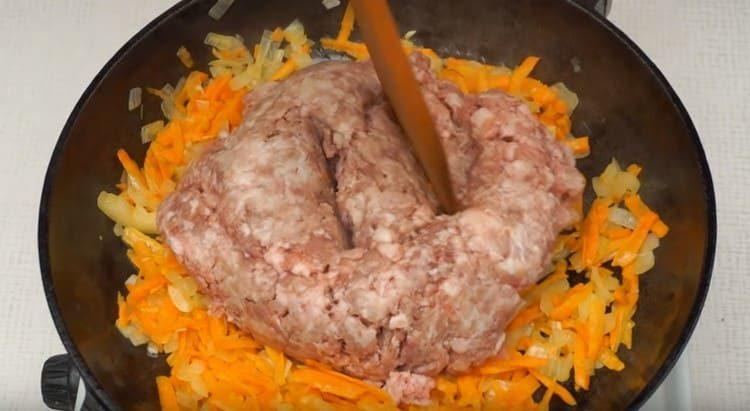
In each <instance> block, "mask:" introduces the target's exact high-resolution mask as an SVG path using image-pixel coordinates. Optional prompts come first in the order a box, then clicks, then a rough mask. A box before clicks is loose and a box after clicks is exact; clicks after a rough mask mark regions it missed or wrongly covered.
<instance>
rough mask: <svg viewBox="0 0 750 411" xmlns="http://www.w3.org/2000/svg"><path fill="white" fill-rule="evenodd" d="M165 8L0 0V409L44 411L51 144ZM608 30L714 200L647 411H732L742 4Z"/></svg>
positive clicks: (666, 0)
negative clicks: (681, 319) (668, 370)
mask: <svg viewBox="0 0 750 411" xmlns="http://www.w3.org/2000/svg"><path fill="white" fill-rule="evenodd" d="M238 1H242V0H238ZM309 1H315V0H309ZM172 3H173V0H44V1H42V0H36V1H16V0H0V276H2V285H0V409H18V410H38V409H43V408H44V406H43V404H42V402H41V396H40V392H39V372H40V368H41V365H42V362H43V361H44V359H45V358H47V357H48V356H50V355H52V354H57V353H60V352H62V350H63V349H62V345H61V344H60V342H59V339H58V337H57V334H56V333H55V330H54V327H53V325H52V321H51V319H50V317H49V313H48V311H47V305H46V303H45V300H44V296H43V293H42V287H41V280H40V276H39V267H38V260H37V251H36V217H37V209H38V204H39V197H40V191H41V186H42V180H43V176H44V172H45V169H46V166H47V162H48V160H49V157H50V155H51V152H52V148H53V146H54V143H55V141H56V139H57V136H58V134H59V132H60V130H61V128H62V126H63V124H64V122H65V120H66V118H67V116H68V114H69V113H70V111H71V110H72V108H73V106H74V104H75V103H76V101H77V99H78V98H79V97H80V95H81V93H82V92H83V90H84V88H85V87H86V86H87V85H88V83H89V81H90V80H91V79H92V78H93V77H94V75H95V74H96V73H97V72H98V70H99V69H100V68H101V67H102V65H103V64H104V63H105V62H106V61H107V60H108V59H109V58H110V57H111V56H112V55H113V54H114V52H115V51H116V50H117V49H118V48H119V47H120V46H121V45H122V44H123V43H125V41H127V40H128V39H129V38H130V37H131V36H132V35H133V34H134V33H135V32H136V31H138V30H139V29H140V28H141V27H142V26H143V25H145V24H146V23H147V22H148V21H150V20H151V19H152V18H154V17H155V16H157V15H158V14H159V13H161V12H162V11H163V10H165V9H167V8H168V7H169V6H170V5H171V4H172ZM610 19H611V20H612V21H614V22H615V23H616V24H617V25H618V26H619V27H620V28H621V29H623V30H624V31H625V32H626V33H627V34H628V35H629V36H631V38H632V39H633V40H635V41H636V43H638V44H639V45H640V47H641V48H643V49H644V50H645V52H646V53H647V54H648V55H649V56H650V57H651V58H652V59H653V60H654V62H655V63H656V64H657V66H658V67H659V68H660V69H661V70H662V71H663V72H664V74H665V75H666V77H667V78H668V79H669V81H670V82H671V84H672V85H673V86H674V88H675V90H676V91H677V93H678V94H679V95H680V97H681V98H682V100H683V102H684V103H685V105H686V106H687V109H688V111H689V112H690V114H691V116H692V118H693V121H694V122H695V125H696V127H697V128H698V131H699V132H700V134H701V137H702V139H703V144H704V146H705V149H706V152H707V155H708V158H709V163H710V164H711V168H712V172H713V176H714V182H715V185H716V194H717V200H718V218H719V241H718V253H717V261H716V265H715V268H714V278H713V282H712V284H711V292H710V294H709V298H708V301H707V304H706V307H705V309H704V311H703V315H702V317H701V320H700V323H699V325H698V328H697V329H696V332H695V334H694V335H693V338H692V340H691V344H690V347H689V360H690V361H689V362H690V364H689V367H688V365H687V364H686V363H685V362H683V363H681V365H680V367H679V369H680V370H681V371H680V375H679V378H678V379H677V380H678V381H677V382H676V383H672V385H670V386H669V387H668V390H663V391H662V393H661V397H660V398H658V399H657V401H656V402H654V403H652V405H654V406H655V407H656V408H660V409H680V408H682V407H684V406H685V405H686V404H689V403H690V401H685V400H690V398H682V400H681V401H680V402H674V401H676V399H675V398H674V397H670V395H673V394H674V393H677V394H678V395H683V396H684V395H689V394H688V393H689V392H692V406H693V408H694V409H696V410H708V409H725V410H731V409H741V408H744V407H745V405H746V404H745V402H744V401H743V399H745V398H748V397H749V396H750V384H748V379H749V378H750V356H749V355H748V354H750V342H748V341H749V340H750V329H749V327H748V325H750V324H749V322H748V318H750V305H749V304H748V303H747V300H748V299H747V295H748V291H750V276H748V267H749V266H750V252H748V245H750V242H748V237H747V233H748V232H750V222H748V218H749V217H750V213H748V210H747V208H748V203H749V201H748V199H750V196H749V195H748V194H747V192H746V191H745V184H746V183H747V181H748V180H749V179H750V136H747V135H746V134H747V123H746V122H747V117H748V115H750V106H749V105H748V101H749V100H748V99H749V98H748V95H750V40H748V39H750V25H748V23H747V22H748V21H750V2H749V1H745V0H724V1H721V2H718V1H707V0H703V1H701V0H682V1H679V0H656V1H654V0H614V6H613V9H612V13H611V15H610ZM613 81H616V79H613ZM102 138H105V136H102ZM688 368H689V371H690V372H689V379H686V377H688V373H687V369H688ZM688 381H689V383H688ZM675 387H676V388H675ZM686 387H690V388H689V389H686ZM664 391H668V393H667V394H668V395H667V394H665V393H664ZM670 398H671V399H670ZM664 401H666V402H664Z"/></svg>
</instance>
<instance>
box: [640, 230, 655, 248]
mask: <svg viewBox="0 0 750 411" xmlns="http://www.w3.org/2000/svg"><path fill="white" fill-rule="evenodd" d="M657 247H659V237H657V236H656V235H655V234H654V233H649V234H648V236H646V241H644V242H643V246H642V247H641V252H644V251H653V250H655V249H656V248H657Z"/></svg>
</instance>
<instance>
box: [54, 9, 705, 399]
mask: <svg viewBox="0 0 750 411" xmlns="http://www.w3.org/2000/svg"><path fill="white" fill-rule="evenodd" d="M391 3H392V7H393V9H394V12H395V14H396V17H397V20H398V21H399V23H400V25H401V27H402V28H403V29H404V30H407V29H416V30H418V34H417V36H416V40H417V41H418V42H421V43H423V44H424V45H426V46H428V47H431V48H433V49H435V50H437V51H438V53H441V54H445V55H463V56H467V57H470V58H473V59H482V60H485V61H488V62H493V63H500V62H507V63H508V64H509V65H514V64H517V63H518V62H519V61H520V60H521V59H522V58H524V57H525V56H527V55H532V54H533V55H537V56H540V57H541V58H542V63H541V64H540V66H539V67H538V69H537V71H535V75H536V76H538V77H539V78H541V79H542V80H543V81H546V82H556V81H563V82H565V84H566V85H568V87H570V88H571V89H572V90H575V91H576V92H577V93H578V95H579V97H580V100H581V104H580V106H579V108H578V109H577V110H576V113H575V114H574V117H573V124H574V126H573V127H574V133H575V134H576V135H579V134H586V135H590V136H592V144H593V154H592V155H591V156H590V157H589V158H587V159H584V160H582V161H580V162H579V166H580V168H581V169H582V170H583V171H584V173H586V174H587V175H588V176H592V175H594V173H595V172H597V171H599V170H601V169H602V168H603V167H604V166H605V165H606V164H607V163H608V162H609V161H610V159H611V157H613V156H614V157H616V158H617V159H618V160H621V161H622V162H624V163H630V162H638V163H641V164H643V165H644V168H645V170H646V176H645V180H644V181H645V184H644V187H643V189H642V193H641V194H642V195H643V196H644V197H645V200H646V201H647V202H648V204H650V205H652V206H653V207H654V208H655V209H656V210H658V211H659V212H660V213H661V215H662V217H663V218H664V220H665V221H666V222H667V223H668V224H669V225H670V227H671V230H672V231H671V233H670V235H669V237H668V238H667V240H666V241H663V242H662V246H661V247H660V248H659V249H658V250H657V263H656V267H655V268H654V269H653V271H651V272H649V273H648V274H647V275H645V276H644V277H643V279H642V291H641V298H640V301H639V305H638V311H637V313H636V316H635V321H636V323H637V327H636V329H635V332H634V345H633V349H632V350H630V351H627V350H624V349H621V351H620V354H621V356H622V358H623V359H624V360H625V362H626V364H627V367H626V368H625V370H624V371H622V372H620V373H614V372H608V371H606V370H600V371H599V372H597V375H596V377H595V378H593V379H592V386H591V390H590V391H588V392H580V393H577V394H576V397H577V398H578V400H579V406H580V407H581V408H584V409H590V410H606V409H624V408H638V407H639V406H640V405H641V404H643V402H644V401H645V400H646V399H647V398H648V397H649V395H650V394H651V393H652V392H653V391H654V390H655V389H656V387H657V386H658V385H659V383H660V382H661V381H662V379H663V378H664V376H665V375H666V374H667V373H668V372H669V370H670V369H671V367H672V365H673V364H674V363H675V361H676V360H677V358H678V356H679V355H680V352H681V351H682V349H683V348H684V346H685V344H686V342H687V340H688V338H689V336H690V334H691V332H692V330H693V328H694V326H695V324H696V322H697V320H698V316H699V314H700V310H701V307H702V305H703V301H704V299H705V296H706V293H707V291H708V284H709V279H710V276H711V267H712V264H713V257H714V250H715V239H716V216H715V203H714V194H713V186H712V183H711V176H710V173H709V169H708V165H707V164H706V158H705V155H704V153H703V149H702V147H701V144H700V141H699V139H698V135H697V133H696V131H695V129H694V127H693V124H692V122H691V121H690V118H689V117H688V114H687V112H686V111H685V108H684V107H683V106H682V104H681V103H680V101H679V99H678V97H677V96H676V95H675V93H674V91H673V90H672V88H671V87H670V86H669V84H668V83H667V81H666V79H664V77H663V76H662V75H661V73H660V72H659V71H658V69H657V68H656V67H655V66H654V65H653V63H652V62H651V61H650V60H649V59H648V58H647V57H646V56H645V55H644V54H643V52H641V51H640V49H638V47H637V46H636V45H635V44H633V42H632V41H630V40H629V39H628V38H627V37H626V36H625V35H624V34H623V33H622V32H620V31H619V30H618V29H617V28H615V27H614V26H613V25H612V24H610V23H609V22H607V21H606V20H605V19H604V18H603V17H602V16H601V15H599V14H598V13H597V12H596V11H595V8H596V9H597V10H598V11H599V12H603V11H604V10H605V9H606V8H607V7H606V6H607V3H608V2H606V1H602V0H599V1H591V2H585V3H589V4H585V5H582V4H579V3H577V2H573V1H571V0H524V1H500V0H495V1H493V0H473V1H465V2H460V1H433V0H394V1H392V2H391ZM581 3H584V2H583V1H582V2H581ZM212 4H213V1H208V0H205V1H201V0H185V1H182V2H180V3H179V4H177V5H176V6H174V7H173V8H171V9H170V10H168V11H167V12H165V13H164V14H162V15H161V16H159V17H158V18H157V19H156V20H154V21H153V22H151V23H150V24H149V25H148V26H146V27H145V28H144V29H143V30H141V31H140V32H139V33H138V34H136V35H135V36H134V37H133V38H132V39H131V40H130V41H129V42H128V43H127V44H125V46H123V48H122V49H120V50H119V51H118V52H117V54H115V56H114V57H113V58H112V59H111V60H110V61H109V62H108V63H107V64H106V65H105V66H104V68H103V69H102V70H101V72H100V73H99V74H98V75H97V76H96V78H94V80H93V81H92V83H91V85H90V86H89V87H88V88H87V89H86V91H85V92H84V94H83V96H82V97H81V99H80V101H79V102H78V104H77V105H76V107H75V109H74V110H73V113H72V114H71V115H70V118H69V119H68V121H67V123H66V124H65V128H64V129H63V130H62V133H61V135H60V138H59V140H58V142H57V146H56V147H55V150H54V153H53V155H52V159H51V161H50V165H49V169H48V171H47V177H46V180H45V183H44V188H43V192H42V200H41V207H40V212H39V258H40V265H41V272H42V280H43V282H44V290H45V293H46V296H47V301H48V303H49V307H50V311H51V313H52V317H53V319H54V322H55V325H56V327H57V330H58V332H59V334H60V337H61V339H62V341H63V343H64V345H65V347H66V349H67V351H68V354H66V355H64V356H58V357H53V358H52V359H51V360H50V361H48V363H47V364H46V366H45V370H44V371H45V372H44V376H43V381H42V383H43V392H44V398H45V401H46V402H47V404H48V405H49V406H51V407H53V408H58V409H72V407H73V406H74V403H75V400H76V398H77V400H78V402H79V405H80V404H83V408H84V409H100V408H104V409H137V410H147V409H157V408H158V398H157V394H156V389H155V384H154V377H155V376H156V375H158V374H164V373H166V372H167V371H168V370H167V368H166V365H165V362H164V360H163V359H162V358H159V359H153V358H150V357H148V356H147V355H146V350H145V349H143V347H138V348H136V347H133V346H131V344H130V343H129V342H128V341H127V340H126V339H125V338H122V337H121V336H120V335H119V333H118V331H117V330H116V329H115V327H114V326H113V322H114V320H115V318H116V315H117V306H116V303H115V295H116V293H117V292H118V291H121V290H122V289H123V281H124V280H125V278H126V276H127V275H128V273H130V272H131V271H132V267H131V266H130V265H129V263H128V261H127V260H126V257H125V253H124V252H123V250H124V249H123V245H122V244H121V242H120V240H119V239H118V238H117V237H115V236H114V235H113V233H112V223H111V222H110V221H109V220H108V219H107V218H106V217H105V216H104V215H103V214H102V213H100V212H99V211H98V210H97V208H96V196H97V194H98V193H99V192H100V191H101V190H104V189H109V190H111V189H112V186H113V183H115V182H116V181H117V180H118V178H119V176H120V172H121V170H120V166H119V164H118V163H117V162H116V160H115V157H114V153H115V151H116V150H117V148H119V147H124V148H125V149H127V151H128V152H129V153H132V154H134V155H135V157H136V158H139V159H140V158H142V156H143V154H144V150H145V146H143V145H141V144H140V142H139V139H138V138H137V137H135V136H137V133H138V129H139V127H140V126H141V125H142V124H143V122H144V121H153V120H156V119H157V118H159V117H160V115H161V114H160V112H159V109H158V105H157V104H148V100H147V101H146V112H145V119H144V120H141V119H140V118H139V116H138V115H137V114H134V113H133V112H128V111H127V110H125V108H124V102H125V99H126V96H127V92H128V90H129V89H130V88H131V87H135V86H144V85H151V86H158V85H161V84H164V83H166V82H169V81H174V79H176V78H179V77H180V76H181V75H184V74H185V69H184V68H183V67H182V66H181V65H179V64H178V63H176V60H175V57H174V53H175V50H177V48H178V47H179V46H180V45H186V46H187V48H188V49H189V50H191V51H192V52H193V56H194V58H195V60H196V61H197V63H198V67H201V66H203V67H205V64H206V63H207V61H208V58H209V55H208V54H209V53H208V50H207V48H206V47H204V46H203V45H202V40H203V37H204V36H205V34H206V33H207V32H209V31H214V32H222V33H240V34H241V35H242V36H243V37H244V38H245V39H247V40H249V41H255V40H257V39H258V38H259V37H260V35H261V33H262V31H263V29H264V28H269V27H274V26H279V25H285V24H287V23H289V22H290V21H291V20H292V19H294V18H299V19H300V20H301V21H302V22H303V23H304V24H305V28H306V30H307V31H308V33H309V36H310V38H313V39H316V38H320V37H322V36H324V35H330V34H333V33H336V31H337V29H338V22H339V17H340V13H341V12H340V9H338V11H333V12H331V11H327V10H326V9H325V8H324V7H323V6H322V5H321V4H320V2H319V1H317V0H309V1H303V0H276V1H261V0H238V1H236V2H235V4H234V5H233V6H232V7H231V9H230V11H229V13H228V14H227V15H225V16H224V18H223V19H221V20H220V21H215V20H213V19H211V18H210V17H209V16H208V15H207V12H208V9H209V8H210V7H211V6H212ZM78 375H80V376H81V377H82V382H83V383H85V385H81V384H79V379H78ZM79 386H80V389H79ZM84 387H86V388H87V392H88V394H87V395H86V396H85V401H84V400H83V399H84V396H83V394H81V393H82V391H83V388H84ZM76 392H78V393H79V395H77V396H76ZM553 406H554V408H563V406H562V404H561V403H553Z"/></svg>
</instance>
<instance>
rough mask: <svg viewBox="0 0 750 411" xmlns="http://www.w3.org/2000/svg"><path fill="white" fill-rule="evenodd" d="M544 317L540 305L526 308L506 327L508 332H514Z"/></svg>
mask: <svg viewBox="0 0 750 411" xmlns="http://www.w3.org/2000/svg"><path fill="white" fill-rule="evenodd" d="M541 316H542V311H541V310H540V309H539V306H538V305H532V306H530V307H526V308H525V309H524V310H523V311H521V312H520V313H518V314H516V316H515V317H514V318H513V321H511V322H510V324H508V326H507V327H506V330H508V331H513V330H515V329H517V328H519V327H522V326H524V325H526V324H528V323H530V322H532V321H534V320H536V319H537V318H539V317H541Z"/></svg>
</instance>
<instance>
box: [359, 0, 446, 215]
mask: <svg viewBox="0 0 750 411" xmlns="http://www.w3.org/2000/svg"><path fill="white" fill-rule="evenodd" d="M351 2H352V6H353V7H354V13H355V15H356V16H357V22H358V25H359V31H360V33H361V34H362V38H363V39H364V41H365V44H366V45H367V50H368V51H369V53H370V58H371V59H372V62H373V65H374V66H375V71H376V72H377V73H378V78H379V79H380V83H381V84H382V85H383V91H384V92H385V95H386V97H388V100H389V101H390V103H391V106H392V107H393V110H394V111H395V112H396V117H398V121H399V123H401V127H403V129H404V131H405V132H406V135H407V136H408V138H409V141H410V142H411V145H412V148H413V149H414V152H415V154H416V156H417V160H419V162H420V163H421V164H422V167H423V168H424V171H425V174H427V178H428V179H429V180H430V183H431V184H432V186H433V188H434V190H435V194H437V197H438V200H439V201H440V205H441V206H442V209H443V211H444V212H446V213H448V214H452V213H454V212H456V211H457V209H458V204H457V202H456V197H455V195H454V194H453V188H452V186H451V182H450V175H449V173H448V164H447V162H446V159H445V152H444V151H443V146H442V144H441V143H440V139H439V137H438V134H437V130H436V129H435V124H434V123H433V121H432V117H431V116H430V113H429V111H428V110H427V105H426V104H425V102H424V97H423V96H422V91H421V90H420V89H419V84H418V83H417V80H416V79H415V78H414V73H413V72H412V69H411V66H410V65H409V61H408V60H407V58H406V54H404V50H403V48H402V47H401V40H400V39H399V35H398V30H397V28H396V23H395V21H394V20H393V15H392V14H391V10H390V8H389V7H388V2H387V0H351Z"/></svg>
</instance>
